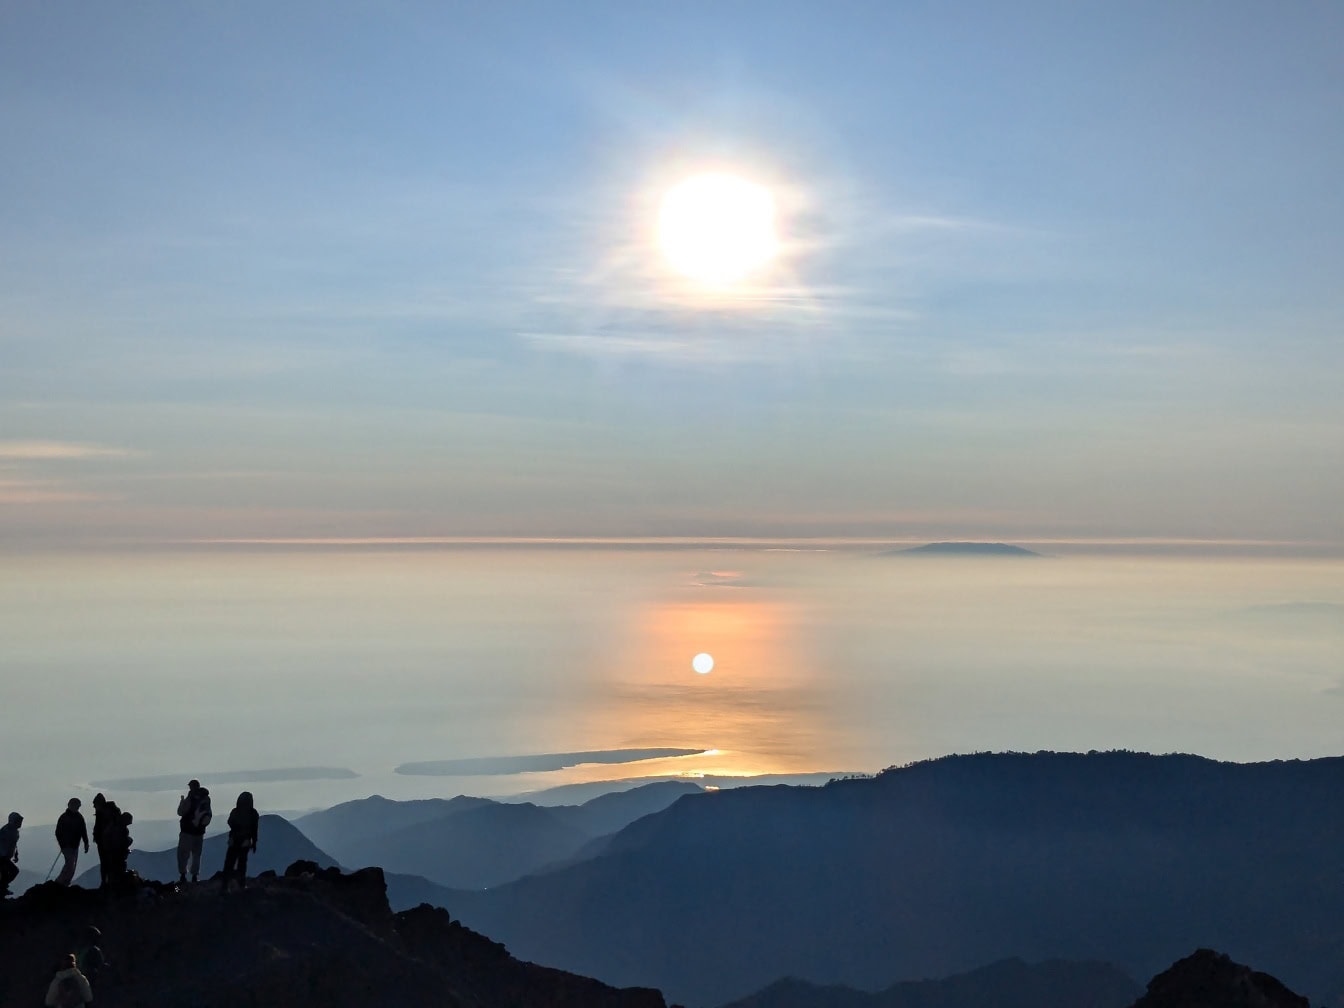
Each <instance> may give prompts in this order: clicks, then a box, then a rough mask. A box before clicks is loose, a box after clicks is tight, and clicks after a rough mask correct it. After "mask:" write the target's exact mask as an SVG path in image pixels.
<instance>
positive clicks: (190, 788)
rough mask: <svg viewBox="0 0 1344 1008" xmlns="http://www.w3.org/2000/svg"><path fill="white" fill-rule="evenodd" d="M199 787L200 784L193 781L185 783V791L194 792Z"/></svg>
mask: <svg viewBox="0 0 1344 1008" xmlns="http://www.w3.org/2000/svg"><path fill="white" fill-rule="evenodd" d="M200 786H201V782H200V781H198V780H195V779H192V780H189V781H187V790H188V791H195V790H197V789H198V788H199V787H200Z"/></svg>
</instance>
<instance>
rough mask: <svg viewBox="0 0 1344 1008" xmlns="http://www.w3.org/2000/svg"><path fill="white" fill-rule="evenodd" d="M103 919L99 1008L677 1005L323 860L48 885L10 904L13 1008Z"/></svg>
mask: <svg viewBox="0 0 1344 1008" xmlns="http://www.w3.org/2000/svg"><path fill="white" fill-rule="evenodd" d="M90 924H92V925H94V926H96V927H98V928H99V929H100V930H101V932H102V934H103V938H102V941H101V944H102V947H103V950H104V952H105V954H106V956H107V958H108V960H109V966H108V967H107V968H106V969H105V970H104V971H103V973H102V974H101V975H100V976H97V977H95V978H93V986H94V996H95V1003H109V1004H115V1005H117V1006H118V1008H136V1006H144V1008H157V1006H162V1005H170V1004H171V1005H181V1006H185V1008H225V1006H228V1008H253V1006H255V1008H262V1006H268V1008H269V1006H272V1005H277V1004H286V1005H294V1006H303V1005H315V1006H318V1005H320V1006H322V1008H381V1006H389V1008H390V1006H393V1005H396V1006H398V1008H401V1006H404V1005H419V1004H424V1005H436V1006H437V1005H442V1006H445V1008H478V1006H485V1005H490V1006H502V1008H507V1006H517V1008H522V1006H525V1005H526V1006H529V1008H530V1006H555V1008H570V1006H573V1008H578V1006H580V1005H592V1006H596V1008H664V1002H663V998H662V996H661V995H660V994H659V993H658V992H657V991H653V990H643V989H628V990H617V989H615V988H612V987H608V986H606V985H604V984H601V983H599V982H598V981H596V980H590V979H587V978H585V977H578V976H574V975H573V974H569V973H564V972H562V971H560V970H553V969H547V968H545V967H541V966H535V965H533V964H531V963H524V962H519V961H518V960H516V959H514V958H513V957H512V956H510V955H509V954H508V951H507V950H506V949H505V948H504V946H502V945H498V944H496V943H495V942H492V941H490V940H489V939H488V938H484V937H482V936H481V935H478V934H476V933H474V932H472V931H470V930H469V929H467V928H465V927H463V926H462V925H461V924H459V923H457V922H455V921H453V920H452V919H451V918H450V917H449V915H448V913H447V911H445V910H442V909H438V908H430V907H428V906H425V907H420V908H417V909H415V910H409V911H406V912H403V913H400V914H393V913H392V911H391V909H390V907H389V906H388V903H387V895H386V885H385V882H384V879H383V873H382V870H381V869H379V868H366V869H364V870H362V871H359V872H355V873H353V874H344V873H342V872H340V871H339V870H337V869H334V868H326V869H324V868H320V867H319V866H318V865H317V864H315V863H313V862H298V863H296V864H294V865H292V866H290V868H289V869H288V870H287V871H286V872H285V874H284V875H283V876H276V875H275V874H274V873H265V874H263V875H262V876H261V877H259V878H257V879H255V880H252V881H251V882H250V883H249V885H248V887H247V888H246V889H245V890H243V891H241V892H240V891H237V890H234V891H231V892H229V893H228V894H227V895H223V894H221V892H220V890H219V887H218V885H217V884H205V883H202V884H200V885H196V886H189V887H186V888H182V889H179V888H178V887H177V886H173V885H168V884H162V883H154V882H141V881H138V880H131V881H130V882H129V883H128V884H127V885H126V886H125V887H124V888H123V889H122V890H120V891H118V892H116V893H111V894H107V893H103V892H99V891H97V890H87V889H82V888H79V887H72V888H69V889H67V888H63V887H61V886H58V885H56V884H55V883H48V884H45V885H41V886H37V887H35V888H33V889H31V890H30V891H29V892H27V893H26V894H25V895H23V896H22V897H20V898H19V899H16V900H12V901H8V902H6V903H5V904H3V906H0V1008H31V1006H32V1005H34V1004H40V1003H41V1000H42V997H43V995H44V994H45V993H46V989H47V984H48V982H49V980H50V978H51V976H52V972H53V969H54V967H55V964H56V962H57V959H58V957H60V956H62V955H63V954H65V953H67V952H71V951H74V950H75V948H76V944H77V941H78V936H79V934H80V932H81V930H82V929H83V928H85V927H87V926H88V925H90Z"/></svg>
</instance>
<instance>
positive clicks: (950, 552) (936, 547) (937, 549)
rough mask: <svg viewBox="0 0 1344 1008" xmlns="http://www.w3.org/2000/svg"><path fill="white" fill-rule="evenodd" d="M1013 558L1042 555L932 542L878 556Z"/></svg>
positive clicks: (993, 546) (1000, 545) (1018, 549)
mask: <svg viewBox="0 0 1344 1008" xmlns="http://www.w3.org/2000/svg"><path fill="white" fill-rule="evenodd" d="M911 555H914V556H1013V557H1038V556H1042V555H1043V554H1041V553H1037V552H1036V551H1035V550H1029V549H1026V548H1025V547H1022V546H1010V545H1008V544H1007V543H996V542H933V543H928V544H926V545H924V546H910V547H907V548H903V549H893V550H886V551H884V552H882V553H879V554H878V556H911Z"/></svg>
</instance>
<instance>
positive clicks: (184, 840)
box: [177, 833, 191, 881]
mask: <svg viewBox="0 0 1344 1008" xmlns="http://www.w3.org/2000/svg"><path fill="white" fill-rule="evenodd" d="M190 853H191V837H190V836H188V835H187V834H186V833H179V834H178V835H177V877H178V880H179V881H185V880H186V877H187V855H188V854H190Z"/></svg>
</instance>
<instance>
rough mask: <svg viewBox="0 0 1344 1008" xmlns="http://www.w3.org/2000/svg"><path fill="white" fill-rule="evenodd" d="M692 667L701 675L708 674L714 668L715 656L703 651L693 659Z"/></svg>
mask: <svg viewBox="0 0 1344 1008" xmlns="http://www.w3.org/2000/svg"><path fill="white" fill-rule="evenodd" d="M691 668H693V669H695V670H696V671H697V672H699V673H700V674H701V675H708V674H709V673H710V672H711V671H713V669H714V656H713V655H711V654H706V653H705V652H704V651H701V652H700V653H699V654H698V655H696V656H695V657H694V658H692V659H691Z"/></svg>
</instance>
